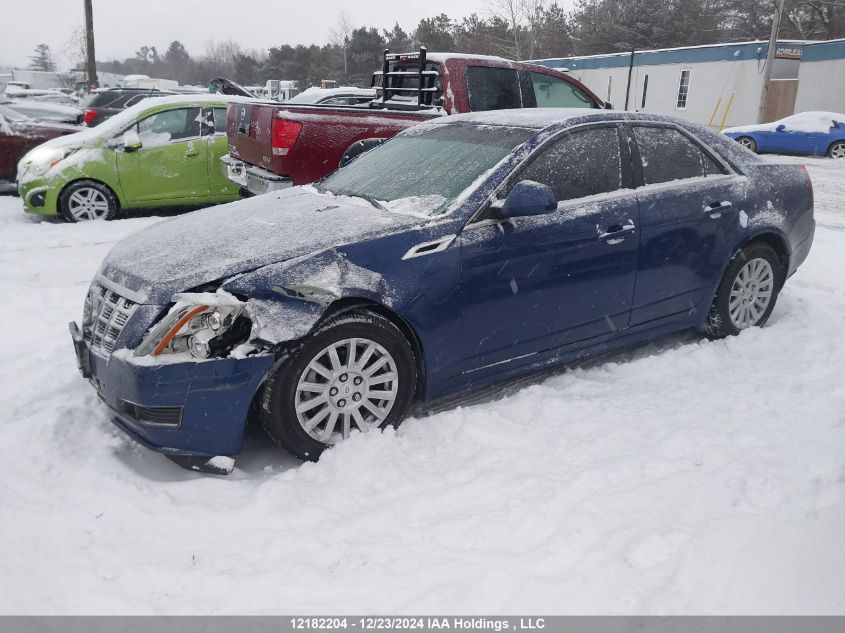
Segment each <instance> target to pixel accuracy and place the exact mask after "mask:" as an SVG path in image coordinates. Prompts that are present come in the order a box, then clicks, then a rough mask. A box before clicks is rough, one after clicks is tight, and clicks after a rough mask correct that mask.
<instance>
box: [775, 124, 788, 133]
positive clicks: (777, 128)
mask: <svg viewBox="0 0 845 633" xmlns="http://www.w3.org/2000/svg"><path fill="white" fill-rule="evenodd" d="M785 129H786V126H785V125H784V124H783V123H781V124H780V125H778V126H777V127H776V128H775V131H777V132H783V131H784V130H785Z"/></svg>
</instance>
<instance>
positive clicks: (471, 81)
mask: <svg viewBox="0 0 845 633" xmlns="http://www.w3.org/2000/svg"><path fill="white" fill-rule="evenodd" d="M466 74H467V92H468V93H469V109H470V110H472V111H473V112H481V111H484V110H508V109H511V108H521V107H522V97H521V96H520V92H519V76H518V74H517V72H516V70H514V69H512V68H492V67H488V66H467V69H466Z"/></svg>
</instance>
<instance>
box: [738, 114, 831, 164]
mask: <svg viewBox="0 0 845 633" xmlns="http://www.w3.org/2000/svg"><path fill="white" fill-rule="evenodd" d="M722 133H723V134H725V135H726V136H729V137H731V138H732V139H735V140H736V141H737V142H738V143H739V144H740V145H743V146H745V147H747V148H748V149H750V150H751V151H752V152H757V153H758V154H763V153H775V154H806V155H811V156H812V155H815V156H830V157H831V158H845V114H837V113H836V112H801V113H800V114H793V115H792V116H788V117H786V118H785V119H780V120H779V121H773V122H772V123H761V124H759V125H743V126H741V127H730V128H726V129H725V130H723V131H722Z"/></svg>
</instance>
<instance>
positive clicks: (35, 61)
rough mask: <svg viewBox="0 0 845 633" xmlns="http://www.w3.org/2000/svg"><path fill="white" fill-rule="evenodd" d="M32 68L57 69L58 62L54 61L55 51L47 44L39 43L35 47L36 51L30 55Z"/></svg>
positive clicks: (49, 70) (51, 70)
mask: <svg viewBox="0 0 845 633" xmlns="http://www.w3.org/2000/svg"><path fill="white" fill-rule="evenodd" d="M29 59H30V64H29V67H30V69H31V70H43V71H48V72H53V71H55V70H56V63H55V62H54V61H53V53H52V52H51V51H50V47H49V46H47V45H46V44H39V45H38V46H36V47H35V53H34V54H33V55H31V56H30V57H29Z"/></svg>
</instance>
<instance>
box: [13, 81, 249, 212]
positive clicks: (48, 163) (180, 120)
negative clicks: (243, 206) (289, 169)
mask: <svg viewBox="0 0 845 633" xmlns="http://www.w3.org/2000/svg"><path fill="white" fill-rule="evenodd" d="M228 100H229V98H227V97H222V96H220V95H208V94H202V95H181V96H170V97H158V98H151V99H144V100H142V101H141V102H140V103H138V104H136V105H134V106H132V107H130V108H129V109H127V110H123V111H121V113H120V114H117V115H115V116H114V117H112V118H110V119H108V120H107V121H105V122H104V123H102V124H101V125H99V126H97V127H95V128H91V129H85V130H83V131H82V132H78V133H77V134H72V135H70V136H66V137H62V138H58V139H53V140H52V141H48V142H47V143H44V144H43V145H41V146H39V147H37V148H35V149H34V150H32V151H31V152H29V153H27V154H26V155H25V156H24V157H23V159H22V160H21V162H20V164H19V166H18V192H19V193H20V195H21V198H23V204H24V210H25V211H27V212H28V213H35V214H38V215H46V216H59V217H60V218H62V219H64V220H66V221H68V222H78V221H82V220H97V219H104V220H111V219H114V218H115V217H117V215H118V213H119V212H121V211H123V212H129V211H131V210H133V209H141V208H157V207H168V206H197V205H208V204H215V203H219V202H229V201H231V200H235V199H236V198H237V197H238V188H237V186H235V185H233V184H232V183H231V182H230V181H229V180H228V179H227V178H225V176H224V175H223V174H222V173H221V172H220V169H219V161H220V157H221V156H222V155H223V154H225V153H226V150H227V142H226V129H225V121H226V106H227V104H228Z"/></svg>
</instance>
